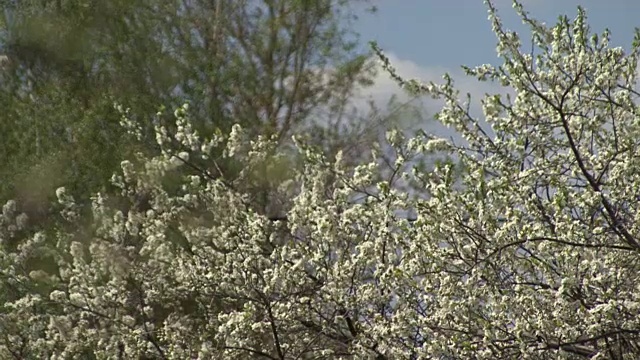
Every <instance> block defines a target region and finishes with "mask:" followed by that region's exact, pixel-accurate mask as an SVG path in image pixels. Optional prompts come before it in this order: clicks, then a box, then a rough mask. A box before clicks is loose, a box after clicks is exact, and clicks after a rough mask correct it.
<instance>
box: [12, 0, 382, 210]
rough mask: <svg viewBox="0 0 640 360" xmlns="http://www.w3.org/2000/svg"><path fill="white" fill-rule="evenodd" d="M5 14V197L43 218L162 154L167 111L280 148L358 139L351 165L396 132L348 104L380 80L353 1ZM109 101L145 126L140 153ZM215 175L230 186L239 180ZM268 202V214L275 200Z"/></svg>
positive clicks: (82, 6)
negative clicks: (127, 162)
mask: <svg viewBox="0 0 640 360" xmlns="http://www.w3.org/2000/svg"><path fill="white" fill-rule="evenodd" d="M1 5H2V7H3V9H4V11H3V15H4V19H3V20H4V21H3V32H2V39H0V43H2V48H3V51H4V53H5V55H6V56H7V58H8V62H7V64H6V65H5V66H4V67H3V71H2V77H3V81H2V94H1V97H2V102H3V105H4V106H5V111H4V112H3V115H2V116H3V119H2V121H1V122H0V123H1V124H2V125H1V126H2V127H3V129H2V130H3V134H4V135H3V138H5V139H6V141H3V142H2V151H3V153H2V157H3V158H6V159H9V160H8V161H6V162H3V164H2V168H1V169H0V172H1V173H2V177H3V178H4V179H8V181H5V182H3V184H2V188H0V192H1V193H2V194H3V195H1V197H3V198H13V197H17V198H18V199H20V201H19V204H21V205H20V206H25V207H27V208H33V209H32V210H33V211H30V212H33V213H38V212H42V213H44V212H46V211H45V209H42V206H43V204H45V203H46V202H47V201H44V200H45V199H47V200H48V198H47V194H51V193H52V191H53V190H54V189H55V188H56V187H58V186H60V185H61V184H66V186H67V188H68V189H69V191H71V193H72V194H74V195H76V197H78V198H86V197H88V196H89V195H90V194H91V193H92V192H94V191H96V190H98V189H100V188H102V187H104V186H108V182H106V179H108V178H109V177H110V174H111V173H112V172H113V171H114V170H116V169H117V168H118V167H119V163H120V161H122V160H123V159H125V158H127V157H131V156H132V154H133V153H135V152H137V151H143V152H145V153H147V154H153V153H156V152H157V148H156V146H155V145H154V144H155V140H154V136H155V134H154V133H153V124H152V122H151V121H149V119H152V118H154V117H155V118H156V120H155V121H160V122H161V123H164V124H165V125H167V126H171V125H170V124H171V123H166V121H167V120H170V119H171V118H172V116H171V114H167V113H164V114H163V115H160V116H156V112H157V111H158V109H159V106H160V105H163V106H166V107H169V108H176V107H179V106H181V105H182V103H183V102H184V101H188V102H189V103H190V104H191V110H190V121H191V123H192V126H193V127H194V129H195V130H196V131H198V133H199V134H200V135H203V136H209V135H212V134H214V133H227V132H229V130H230V126H231V124H233V123H236V122H238V123H241V124H242V125H243V127H244V128H246V129H250V130H251V134H253V135H256V134H263V135H265V136H270V135H271V134H276V135H277V136H278V138H279V139H280V141H281V142H284V143H286V140H287V139H289V138H290V136H291V135H292V134H294V133H311V134H314V137H313V139H315V141H317V143H318V145H320V146H323V147H325V148H336V144H342V143H345V142H348V141H349V140H347V139H356V138H357V139H359V140H360V141H358V142H355V141H353V142H351V143H353V144H356V143H357V144H360V146H359V147H358V148H357V149H354V151H352V152H351V153H352V154H358V153H361V150H362V149H364V148H367V147H368V146H369V144H370V143H372V142H373V141H374V140H376V139H377V138H378V137H379V136H380V134H381V133H383V132H384V131H378V130H379V129H380V127H379V125H382V128H384V127H386V126H387V125H388V123H389V119H388V117H387V118H385V119H382V120H381V119H380V118H378V119H371V117H368V116H367V114H365V113H362V112H360V113H354V112H353V107H352V106H351V100H352V99H353V98H354V96H355V95H356V92H357V90H358V89H359V88H360V87H362V86H366V85H368V84H370V81H371V77H372V75H373V73H372V67H371V65H372V64H371V63H370V62H368V59H369V56H368V54H366V53H359V52H357V51H356V45H357V35H356V34H354V33H353V32H352V31H351V30H350V26H351V22H352V21H353V20H354V19H355V10H354V8H353V5H352V4H351V3H350V2H346V1H331V0H326V1H324V0H323V1H290V0H277V1H271V0H270V1H224V0H220V1H213V2H212V1H199V0H194V1H188V2H184V1H153V0H136V1H108V2H98V3H97V2H86V1H83V0H72V1H57V2H41V1H20V2H15V1H9V0H4V1H3V2H2V4H1ZM114 102H117V103H119V104H121V105H122V106H123V107H124V108H126V109H129V110H130V112H129V117H130V118H132V119H133V120H134V121H137V122H139V123H140V124H142V125H144V126H143V127H142V132H143V135H144V136H143V138H142V140H143V141H142V143H139V142H136V141H133V140H134V139H132V138H131V137H130V136H127V135H126V133H125V132H123V130H122V128H121V127H120V125H119V122H120V118H121V116H122V114H121V113H120V112H119V111H116V109H114V108H113V103H114ZM372 122H373V123H375V124H377V125H378V126H369V124H371V123H372ZM364 124H366V125H364ZM371 129H374V131H371ZM193 165H195V166H197V167H198V168H206V167H207V166H209V165H208V164H206V163H198V164H193ZM219 165H220V166H219V170H223V169H224V176H228V177H233V176H234V175H233V173H234V172H235V171H237V170H233V169H234V168H235V167H234V166H232V165H230V164H219ZM209 170H213V169H209ZM181 171H182V170H181ZM185 171H186V170H185ZM216 176H220V174H216ZM264 178H265V177H264V176H260V177H259V178H258V179H255V181H254V182H256V181H258V180H260V179H264ZM255 186H257V188H260V187H264V186H266V185H265V184H261V185H260V184H257V183H256V184H255ZM257 188H256V191H258V190H257ZM265 191H266V190H265ZM265 191H258V192H262V193H265ZM266 192H268V191H266ZM261 202H262V205H260V206H261V207H263V208H264V207H265V206H266V202H268V201H267V200H266V199H263V200H262V201H261ZM256 205H258V203H257V199H256ZM260 206H258V207H260Z"/></svg>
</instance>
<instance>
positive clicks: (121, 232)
mask: <svg viewBox="0 0 640 360" xmlns="http://www.w3.org/2000/svg"><path fill="white" fill-rule="evenodd" d="M487 4H488V7H489V15H490V16H489V18H490V21H491V22H492V24H493V27H494V32H495V33H496V35H497V37H498V49H497V51H498V54H499V55H500V56H501V57H502V59H503V61H504V63H503V64H502V65H501V66H497V67H494V66H490V65H481V66H479V67H476V68H467V72H468V73H469V74H470V75H472V76H476V77H478V78H479V79H480V80H483V81H496V82H498V83H500V84H502V85H503V86H505V87H509V88H511V89H512V90H514V92H515V94H516V95H515V96H514V97H512V96H501V95H487V96H486V97H485V98H484V99H483V100H482V104H483V110H484V119H483V120H484V123H485V124H488V126H490V127H491V129H485V128H483V122H482V121H481V119H477V118H473V117H472V116H471V115H470V114H469V112H468V111H467V108H466V107H465V106H464V104H463V103H462V102H461V101H460V100H459V99H458V92H457V90H456V89H455V88H454V86H453V80H452V79H450V78H449V77H446V78H445V80H446V81H445V83H444V84H436V83H429V84H421V83H420V82H419V81H417V80H404V79H402V78H401V77H400V76H399V75H398V74H396V73H395V72H394V69H393V68H392V66H391V65H390V64H388V60H387V59H386V58H385V57H384V54H383V53H382V52H381V51H380V50H379V49H377V48H376V50H377V52H378V55H379V56H380V57H381V60H382V61H383V63H385V64H388V66H387V69H388V71H390V72H391V76H392V77H393V78H395V79H397V80H398V81H399V83H400V84H401V85H403V86H408V87H410V88H411V89H412V90H413V91H415V92H417V93H421V94H424V95H428V96H432V97H434V98H439V99H443V100H445V101H444V104H445V105H444V106H443V108H442V109H441V111H440V112H439V113H438V116H437V117H438V120H439V121H440V122H442V123H443V124H444V125H447V126H450V127H452V128H454V129H456V130H458V131H459V132H460V133H461V135H462V136H464V138H465V139H466V141H467V142H468V144H469V145H468V146H465V147H457V146H453V144H451V143H450V142H448V141H446V140H444V139H437V138H433V137H428V136H427V137H416V138H412V139H403V138H401V137H399V135H398V133H390V134H389V139H390V143H391V146H392V147H394V148H396V150H397V152H398V153H402V154H403V158H407V159H408V158H411V157H412V156H421V155H424V154H428V153H432V152H434V151H448V152H450V153H451V154H452V155H455V156H456V158H457V159H458V161H460V163H461V164H462V165H463V166H461V169H463V172H462V176H461V178H460V179H456V176H455V175H454V171H453V165H452V164H451V163H443V164H438V165H436V166H435V169H434V170H433V171H429V172H427V171H424V170H421V169H418V168H416V169H414V170H407V171H404V170H400V169H401V168H400V167H398V169H399V170H398V172H400V173H397V172H393V174H391V175H390V176H389V177H388V178H386V179H380V177H379V167H378V162H377V159H375V158H372V159H371V162H369V163H365V164H361V165H359V166H357V167H356V168H355V169H348V168H346V167H345V166H343V164H342V161H343V160H342V158H341V156H340V154H338V156H336V157H335V159H330V158H327V157H326V156H324V155H323V154H322V153H321V152H319V151H317V150H314V149H313V148H311V147H308V146H306V145H305V144H304V143H303V142H302V141H298V142H296V144H297V153H296V154H295V161H294V160H288V159H289V158H288V157H291V156H294V155H292V154H290V153H284V152H279V150H278V146H277V139H276V138H265V137H259V138H256V139H249V138H248V137H247V136H246V135H245V133H244V132H243V130H242V128H240V127H239V126H234V127H233V129H232V131H231V133H230V134H229V135H227V136H223V135H217V137H216V138H214V139H209V140H204V139H201V138H200V137H199V135H198V134H197V132H196V131H194V130H193V129H192V128H191V126H190V123H189V119H188V107H186V106H185V107H183V108H181V109H179V110H178V111H176V113H175V117H176V124H175V125H176V126H175V131H173V132H172V131H169V130H168V129H166V128H164V127H162V126H160V125H158V126H157V127H156V133H157V134H158V135H157V137H156V140H157V142H158V145H159V146H160V148H161V149H162V151H161V153H160V154H159V155H158V156H155V157H150V158H144V157H143V156H140V157H139V158H138V159H135V161H134V160H132V161H125V162H123V163H122V171H121V173H119V174H116V175H114V177H113V178H112V182H113V184H114V186H116V187H117V188H119V189H120V190H121V191H120V193H117V194H96V195H95V196H94V197H93V198H92V206H91V216H90V221H87V219H86V217H85V216H82V215H81V214H80V208H79V206H78V205H76V204H75V202H74V199H73V198H72V197H70V196H69V195H68V194H67V193H66V192H65V190H64V189H63V188H62V189H59V190H58V191H57V193H56V194H57V196H58V199H59V201H58V202H59V203H58V206H59V207H60V213H61V215H62V220H61V222H62V223H63V225H64V226H62V225H61V226H59V227H58V228H56V229H55V230H53V231H48V232H34V231H30V230H29V228H28V226H27V224H28V221H27V219H26V218H25V215H22V214H19V211H18V210H17V209H18V208H17V205H16V203H15V202H13V201H10V202H8V203H7V204H6V205H5V206H4V207H3V208H2V215H1V217H0V358H20V359H21V358H51V359H67V358H95V359H117V358H131V359H135V358H140V359H156V358H157V359H187V358H200V359H217V358H220V359H247V358H266V359H316V358H334V359H423V358H424V359H502V358H509V359H549V358H564V359H583V358H584V359H586V358H589V359H637V358H638V356H640V316H639V315H640V262H639V261H638V259H639V254H640V205H639V204H640V158H639V157H638V156H636V153H637V152H638V149H639V146H640V121H639V119H640V112H639V107H638V101H637V98H638V95H640V94H639V93H638V91H637V90H636V89H637V87H636V77H637V74H638V73H637V65H638V56H639V54H640V36H638V37H637V38H636V42H635V43H634V45H633V48H632V50H631V51H630V52H629V53H625V52H624V51H622V50H621V49H619V48H610V47H609V46H608V41H609V40H608V39H609V38H608V34H606V33H605V34H603V35H602V37H598V36H595V35H593V36H590V37H589V29H588V26H587V25H586V15H585V13H584V12H583V11H582V10H580V11H579V12H578V16H577V18H576V19H575V20H573V21H569V20H568V19H566V18H564V19H561V20H560V21H559V22H558V24H556V25H555V26H554V27H551V28H547V27H545V26H544V25H543V24H541V23H539V22H538V21H536V20H535V19H532V18H530V16H529V14H528V13H526V12H525V11H524V9H523V8H522V6H520V4H519V3H517V2H514V8H515V9H516V11H517V12H518V13H519V15H520V16H521V18H522V19H523V21H524V22H525V23H526V24H528V25H529V26H530V28H531V31H532V34H533V39H534V40H535V41H536V45H537V48H538V49H539V54H534V55H535V58H534V57H532V54H528V53H527V54H525V53H522V52H521V51H520V46H519V45H520V40H519V38H518V35H517V34H515V33H510V32H507V31H506V30H504V28H503V26H502V24H501V22H500V19H499V17H498V16H497V13H496V10H495V8H494V7H493V5H492V4H491V3H490V2H488V3H487ZM123 116H124V117H123V124H124V125H126V126H128V127H129V129H130V131H132V133H134V134H135V133H136V129H135V126H134V125H133V122H130V121H127V120H126V119H127V114H126V112H125V113H124V115H123ZM176 142H177V143H178V144H180V145H181V146H179V147H174V146H173V145H175V143H176ZM175 149H179V150H175ZM214 149H218V150H220V151H213V150H214ZM274 158H275V159H279V160H278V161H274V160H273V159H274ZM194 159H199V160H203V161H209V162H210V163H211V167H210V168H211V169H216V168H218V166H217V164H218V162H221V161H223V160H224V161H227V162H229V161H234V162H235V163H236V164H240V167H241V169H242V170H240V171H239V173H238V174H236V175H235V176H234V177H233V178H232V179H229V178H227V177H225V176H224V174H222V170H220V169H218V170H220V171H218V172H215V171H209V170H210V169H200V171H198V172H196V173H195V174H194V173H193V172H191V173H186V172H185V173H184V175H183V176H182V182H181V186H179V187H178V188H175V187H172V188H171V189H169V188H168V187H167V186H166V184H165V183H164V182H163V179H164V178H165V177H166V176H167V175H168V174H172V173H175V172H178V171H179V170H180V169H182V168H184V167H185V166H189V164H190V162H191V161H194ZM281 161H285V162H286V161H290V163H291V164H293V163H295V164H301V165H302V166H295V167H292V170H291V173H290V174H288V175H287V180H286V181H284V182H283V183H282V184H279V190H278V192H277V193H278V194H280V195H281V196H289V197H290V198H289V199H288V202H287V205H286V208H285V209H284V211H285V213H286V216H281V217H278V218H274V217H273V216H270V214H268V213H266V212H265V211H263V210H262V209H260V208H258V207H256V206H254V204H253V203H252V199H253V197H252V193H251V191H253V190H255V189H254V188H250V187H248V186H246V184H247V182H251V181H254V179H255V174H256V173H257V172H260V171H263V170H265V169H264V168H265V164H267V165H269V164H274V163H278V162H281ZM400 162H402V160H400ZM396 165H397V164H396ZM269 166H271V165H269ZM266 167H268V166H266ZM266 173H267V174H268V173H269V172H266ZM409 176H411V177H412V179H414V180H416V181H417V184H418V185H419V186H417V187H416V189H413V190H412V191H405V190H401V189H400V188H399V187H398V186H395V185H396V182H397V181H400V180H402V179H406V178H408V177H409ZM457 181H459V182H460V184H461V185H462V186H454V185H455V183H456V182H457ZM252 189H253V190H252ZM143 195H144V197H145V198H146V206H137V205H139V203H140V198H141V196H143ZM122 204H124V205H122ZM136 204H137V205H136ZM407 212H411V213H413V214H416V217H415V218H412V219H406V218H404V217H403V216H402V214H406V213H407Z"/></svg>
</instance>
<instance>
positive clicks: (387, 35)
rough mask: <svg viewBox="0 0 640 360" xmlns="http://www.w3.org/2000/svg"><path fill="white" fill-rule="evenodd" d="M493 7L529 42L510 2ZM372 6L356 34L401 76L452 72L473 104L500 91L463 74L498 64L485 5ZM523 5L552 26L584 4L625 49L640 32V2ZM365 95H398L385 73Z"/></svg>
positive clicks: (551, 0)
mask: <svg viewBox="0 0 640 360" xmlns="http://www.w3.org/2000/svg"><path fill="white" fill-rule="evenodd" d="M493 3H494V4H495V5H496V7H497V8H498V12H499V15H500V17H501V18H502V20H503V24H504V25H505V27H506V28H508V29H509V30H515V31H517V32H518V33H519V34H520V35H521V38H522V39H523V43H526V40H525V39H528V38H529V32H528V29H527V28H526V26H525V25H523V24H522V22H521V20H520V18H519V17H518V16H517V14H515V12H514V11H513V9H512V8H511V3H512V1H511V0H494V1H493ZM372 4H374V5H376V6H377V8H378V12H377V13H375V14H364V15H362V16H361V17H360V19H359V20H358V21H357V22H356V23H355V26H356V31H358V32H359V33H360V35H361V40H362V42H363V46H366V43H367V42H368V41H369V40H376V41H377V42H378V44H379V45H380V46H381V47H382V48H383V50H384V51H385V53H387V55H389V57H390V59H391V61H392V63H393V64H394V66H395V67H396V69H397V70H398V72H399V73H400V75H402V76H404V77H407V78H418V79H420V80H423V81H428V80H436V81H438V80H439V79H441V75H442V74H443V73H445V72H448V73H450V74H451V75H452V76H453V78H454V80H456V85H457V87H458V88H459V89H461V90H462V91H463V92H467V91H468V92H470V93H471V94H472V96H474V97H473V99H475V100H473V99H472V101H473V102H474V103H475V104H479V100H480V99H479V97H478V96H482V95H483V94H484V93H485V92H489V93H496V92H500V88H499V87H498V86H497V85H495V84H491V83H479V82H477V81H476V80H474V79H471V78H468V77H465V76H464V75H463V74H462V72H461V71H460V65H462V64H464V65H469V66H474V65H480V64H484V63H490V64H494V65H498V64H500V59H498V58H497V56H496V53H495V47H496V40H495V36H494V35H493V33H492V31H491V24H490V23H489V21H488V20H487V8H486V6H485V5H484V3H483V1H482V0H372ZM523 4H524V6H525V9H526V10H527V11H529V13H530V14H531V15H532V16H533V17H534V18H536V19H538V20H541V21H543V22H545V23H546V24H547V25H548V26H552V25H554V24H555V23H556V22H557V19H558V16H559V15H567V16H569V18H570V19H573V18H575V16H576V14H577V7H578V5H581V6H583V7H584V8H585V9H586V11H587V16H588V23H589V25H590V26H591V29H592V31H597V32H598V33H601V32H602V31H603V30H604V29H605V28H609V30H611V32H612V36H611V45H613V46H622V47H624V48H627V49H628V48H630V45H631V41H632V39H633V31H634V28H635V27H640V1H639V0H606V1H605V0H524V1H523ZM438 82H439V81H438ZM503 91H504V90H503ZM503 91H502V92H503ZM367 93H369V94H370V95H372V96H373V97H374V99H376V100H378V101H380V102H383V101H385V100H386V99H388V97H389V96H390V95H391V94H394V93H396V94H397V93H399V90H398V88H397V85H396V84H395V83H393V82H392V81H391V80H389V79H388V76H387V74H384V73H382V74H379V75H378V79H377V82H376V85H375V86H374V87H373V88H372V89H369V90H367ZM437 107H438V106H437V105H436V104H434V103H427V108H426V111H427V116H429V115H430V114H431V115H432V114H433V113H435V112H436V111H437V110H438V108H437ZM427 127H433V125H430V126H429V125H427ZM436 127H437V125H436ZM434 130H435V129H434ZM434 132H436V133H438V132H439V131H437V130H436V131H434ZM445 133H446V135H445V134H441V135H445V136H447V135H451V134H450V132H449V131H445Z"/></svg>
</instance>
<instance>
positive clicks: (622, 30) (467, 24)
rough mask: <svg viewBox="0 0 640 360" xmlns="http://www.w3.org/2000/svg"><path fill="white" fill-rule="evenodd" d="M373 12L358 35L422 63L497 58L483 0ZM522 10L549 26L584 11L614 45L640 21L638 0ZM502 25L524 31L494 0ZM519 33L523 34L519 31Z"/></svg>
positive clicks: (380, 2)
mask: <svg viewBox="0 0 640 360" xmlns="http://www.w3.org/2000/svg"><path fill="white" fill-rule="evenodd" d="M374 3H375V4H376V6H377V7H378V9H379V11H378V13H377V14H373V15H364V16H362V17H361V18H360V20H359V21H358V23H357V24H356V26H357V30H358V31H359V32H360V34H361V36H362V40H364V41H367V40H377V41H378V43H379V45H380V46H382V47H383V48H384V49H385V50H386V51H388V52H391V53H393V54H394V55H396V56H398V57H399V58H401V59H405V60H411V61H413V62H415V63H416V64H418V65H420V66H445V67H450V66H452V67H455V66H458V65H460V64H462V63H466V64H469V65H473V64H480V63H492V62H495V61H496V60H497V59H496V55H495V51H494V49H495V37H494V35H493V33H492V32H491V24H490V23H489V21H488V20H487V11H486V6H485V5H484V3H483V1H482V0H448V1H447V0H377V1H374ZM523 3H524V4H525V9H527V10H529V11H530V13H531V14H532V15H533V16H534V17H535V18H537V19H539V20H542V21H544V22H546V23H547V24H548V25H552V24H554V23H555V22H556V20H557V18H558V16H559V15H561V14H565V15H567V16H569V18H574V17H575V15H576V13H577V6H578V5H582V6H583V7H584V8H585V9H586V10H587V15H588V17H589V24H590V25H591V26H592V29H593V30H597V31H598V32H601V31H602V30H604V29H605V28H607V27H608V28H609V29H610V30H611V31H612V32H613V36H612V40H613V44H614V45H622V46H624V47H627V46H628V45H629V44H630V43H631V39H632V34H633V29H634V27H636V26H640V1H638V0H606V1H605V0H582V1H579V0H555V1H554V0H529V1H527V0H524V2H523ZM494 4H496V6H497V7H498V9H499V14H500V15H501V17H502V19H503V21H504V23H505V25H506V26H507V27H508V28H509V29H511V30H516V31H518V32H519V33H521V34H523V35H524V34H528V32H527V29H526V27H525V26H524V25H522V24H521V22H520V19H519V18H518V17H517V15H516V14H515V12H514V11H513V9H512V8H511V1H510V0H494ZM521 31H522V32H521ZM523 38H527V37H526V36H523Z"/></svg>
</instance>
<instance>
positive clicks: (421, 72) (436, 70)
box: [355, 53, 507, 137]
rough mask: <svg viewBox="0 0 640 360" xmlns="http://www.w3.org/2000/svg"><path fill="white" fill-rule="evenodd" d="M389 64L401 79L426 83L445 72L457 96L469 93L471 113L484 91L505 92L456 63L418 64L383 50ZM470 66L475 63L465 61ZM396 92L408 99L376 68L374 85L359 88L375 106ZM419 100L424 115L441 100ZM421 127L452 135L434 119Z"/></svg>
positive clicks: (476, 113)
mask: <svg viewBox="0 0 640 360" xmlns="http://www.w3.org/2000/svg"><path fill="white" fill-rule="evenodd" d="M386 55H387V57H388V58H389V60H390V61H391V64H392V65H393V67H395V69H396V71H397V74H398V75H400V76H401V77H403V78H405V79H416V80H418V81H420V82H423V83H427V82H429V81H433V82H435V83H443V82H444V79H443V76H444V74H445V73H448V74H449V75H450V76H451V77H452V79H453V80H454V86H455V88H457V89H459V90H460V97H461V98H463V99H464V98H465V96H466V93H470V94H471V113H472V115H474V116H480V115H481V104H480V100H481V99H482V98H483V97H484V95H485V94H486V93H488V94H498V93H500V94H505V93H507V89H505V88H503V87H501V86H500V85H499V84H496V83H491V82H480V81H478V80H476V79H475V78H473V77H470V76H467V75H466V74H465V73H464V71H463V70H462V68H461V67H460V66H459V65H458V66H451V67H443V66H420V65H418V64H417V63H415V62H414V61H411V60H408V59H403V58H400V57H399V56H397V55H395V54H393V53H387V54H386ZM468 65H469V66H473V65H476V64H468ZM392 95H397V96H398V97H399V99H400V100H403V101H406V100H408V99H409V95H407V94H406V93H405V92H404V91H403V90H402V89H401V88H400V87H399V86H398V84H397V83H396V82H395V81H394V80H392V79H391V78H390V76H389V74H388V73H387V72H385V71H384V70H382V69H379V71H378V74H377V76H376V78H375V81H374V85H373V86H371V87H368V88H365V89H363V90H362V97H363V98H367V97H369V98H371V99H373V100H374V101H375V103H376V104H378V105H379V106H381V107H382V106H384V104H385V103H386V102H387V101H388V99H389V97H391V96H392ZM420 100H421V101H422V103H423V104H424V105H425V109H426V112H427V116H428V117H429V118H431V117H432V116H433V115H434V114H435V113H437V112H438V111H439V110H440V109H441V107H442V102H441V101H436V100H432V99H430V98H426V97H424V98H421V99H420ZM355 104H356V106H363V105H364V104H365V100H359V101H356V102H355ZM424 128H425V130H427V131H430V132H434V133H436V134H438V135H440V136H446V137H449V136H453V135H454V133H453V131H451V130H448V129H446V128H444V127H443V126H441V125H439V124H437V123H436V122H435V121H428V122H427V123H426V124H425V126H424ZM455 137H457V136H455Z"/></svg>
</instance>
